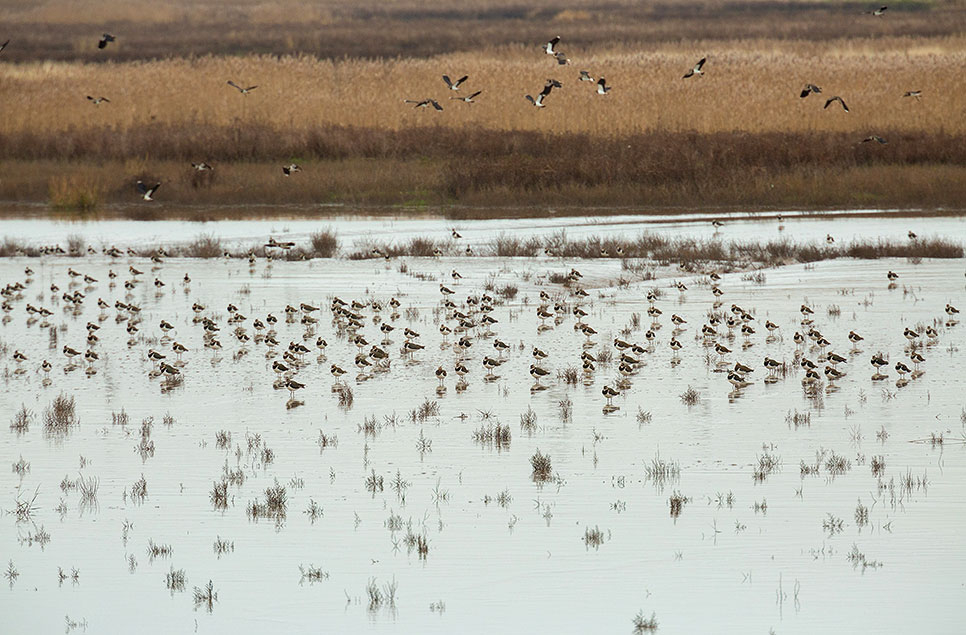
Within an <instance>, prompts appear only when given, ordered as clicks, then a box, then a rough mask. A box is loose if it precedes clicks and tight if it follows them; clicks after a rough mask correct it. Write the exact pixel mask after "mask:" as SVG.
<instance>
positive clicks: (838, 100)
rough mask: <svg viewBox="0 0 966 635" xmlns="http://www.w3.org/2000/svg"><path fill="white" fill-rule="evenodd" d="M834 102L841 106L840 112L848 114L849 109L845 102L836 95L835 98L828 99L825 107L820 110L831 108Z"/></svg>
mask: <svg viewBox="0 0 966 635" xmlns="http://www.w3.org/2000/svg"><path fill="white" fill-rule="evenodd" d="M836 101H837V102H839V103H840V104H842V110H844V111H845V112H849V107H848V106H846V105H845V100H844V99H842V98H841V97H839V96H838V95H836V96H835V97H830V98H828V99H826V100H825V105H824V106H823V107H822V110H825V109H826V108H828V107H829V106H831V105H832V103H833V102H836Z"/></svg>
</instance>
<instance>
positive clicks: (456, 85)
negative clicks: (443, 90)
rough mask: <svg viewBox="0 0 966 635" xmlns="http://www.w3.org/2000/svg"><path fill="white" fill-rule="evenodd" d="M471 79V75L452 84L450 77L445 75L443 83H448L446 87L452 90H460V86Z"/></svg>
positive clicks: (464, 76)
mask: <svg viewBox="0 0 966 635" xmlns="http://www.w3.org/2000/svg"><path fill="white" fill-rule="evenodd" d="M469 78H470V76H469V75H463V76H462V77H460V78H459V79H458V80H456V81H455V82H451V81H450V79H449V75H443V81H444V82H446V85H447V86H448V87H449V89H450V90H459V89H460V85H461V84H462V83H463V82H465V81H466V80H468V79H469Z"/></svg>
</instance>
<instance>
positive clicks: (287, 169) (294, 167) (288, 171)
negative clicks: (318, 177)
mask: <svg viewBox="0 0 966 635" xmlns="http://www.w3.org/2000/svg"><path fill="white" fill-rule="evenodd" d="M301 171H302V168H301V167H300V166H299V165H298V164H297V163H290V164H288V165H283V166H282V174H284V175H285V176H292V174H294V173H295V172H301Z"/></svg>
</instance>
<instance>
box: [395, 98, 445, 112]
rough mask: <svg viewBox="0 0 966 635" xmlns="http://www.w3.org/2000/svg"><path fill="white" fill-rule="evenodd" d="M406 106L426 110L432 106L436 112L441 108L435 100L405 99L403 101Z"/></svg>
mask: <svg viewBox="0 0 966 635" xmlns="http://www.w3.org/2000/svg"><path fill="white" fill-rule="evenodd" d="M403 101H404V102H405V103H407V104H415V105H414V106H413V108H428V107H429V106H432V107H433V108H435V109H436V110H442V109H443V107H442V106H440V105H439V102H438V101H436V100H435V99H405V100H403Z"/></svg>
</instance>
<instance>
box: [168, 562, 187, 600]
mask: <svg viewBox="0 0 966 635" xmlns="http://www.w3.org/2000/svg"><path fill="white" fill-rule="evenodd" d="M164 586H166V587H167V588H168V590H169V591H171V594H172V595H174V593H175V591H177V592H179V593H180V592H181V591H184V586H185V575H184V569H178V570H175V568H174V566H173V565H172V566H171V570H170V571H168V572H167V573H166V574H164Z"/></svg>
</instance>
